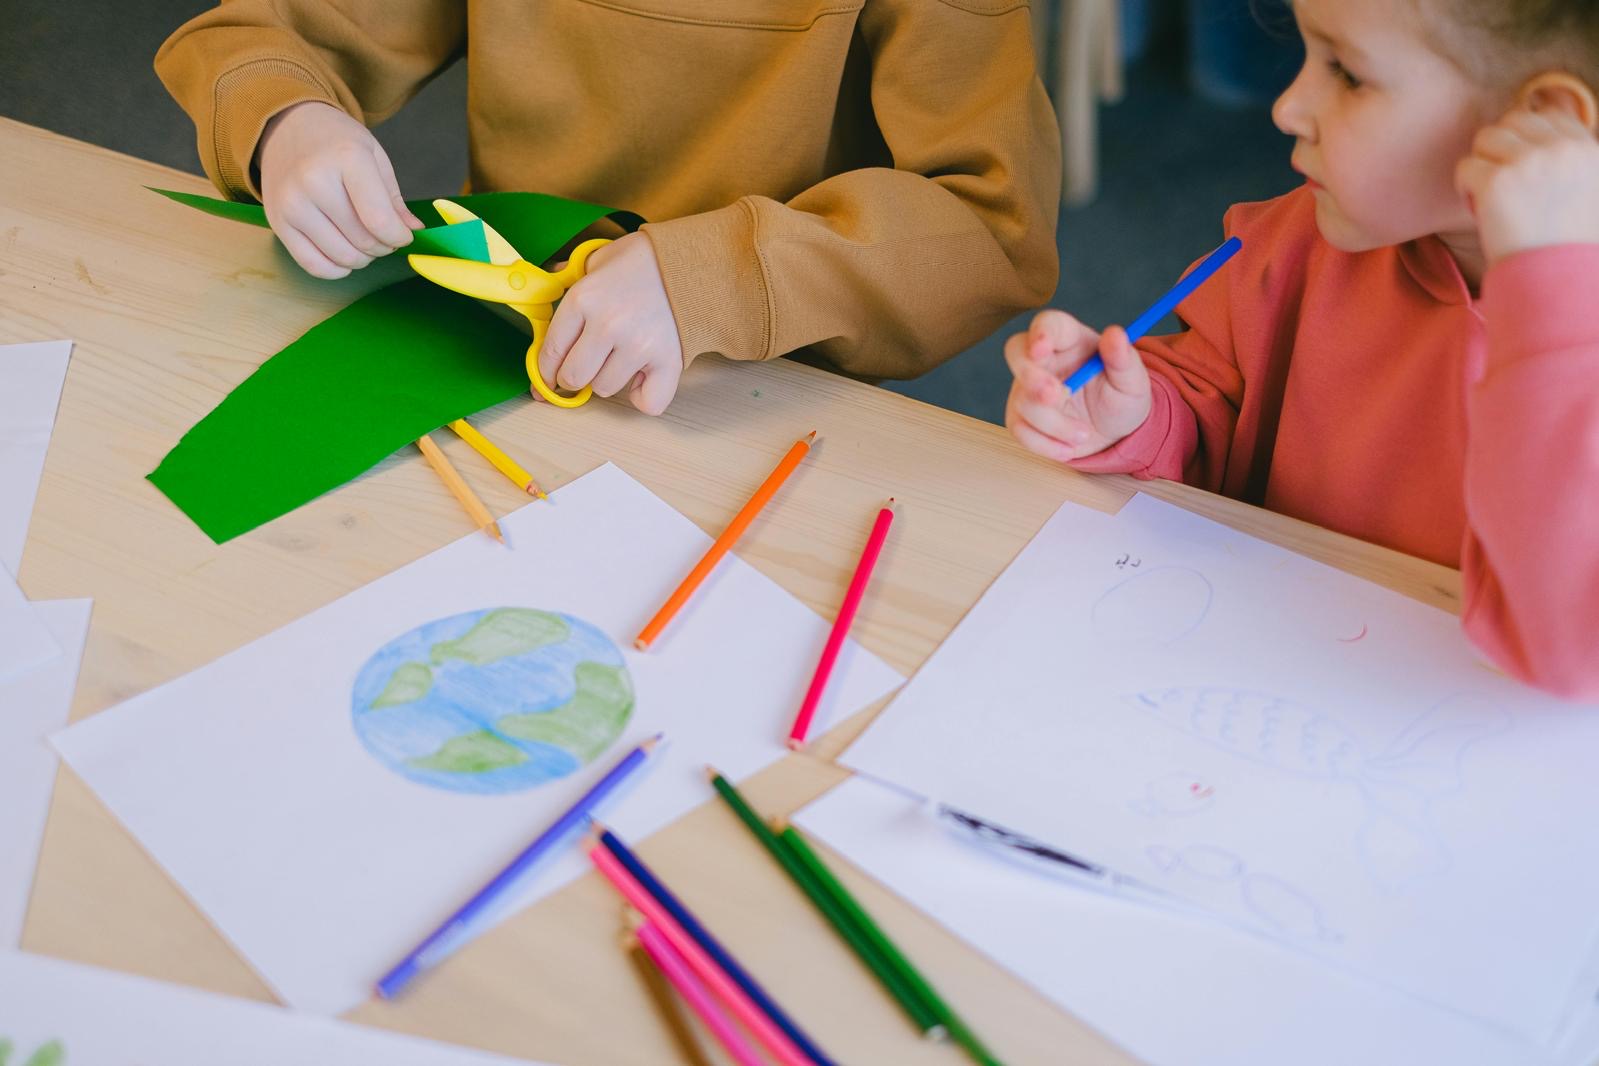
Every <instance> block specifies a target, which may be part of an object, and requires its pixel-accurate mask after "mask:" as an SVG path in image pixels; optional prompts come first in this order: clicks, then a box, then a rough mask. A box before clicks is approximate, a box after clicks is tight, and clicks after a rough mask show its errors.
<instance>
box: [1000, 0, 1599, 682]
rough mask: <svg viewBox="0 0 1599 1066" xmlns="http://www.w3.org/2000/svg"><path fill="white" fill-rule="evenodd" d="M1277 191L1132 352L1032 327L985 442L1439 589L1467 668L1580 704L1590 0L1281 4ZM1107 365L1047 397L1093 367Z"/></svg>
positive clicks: (1584, 647)
mask: <svg viewBox="0 0 1599 1066" xmlns="http://www.w3.org/2000/svg"><path fill="white" fill-rule="evenodd" d="M1294 12H1295V17H1296V18H1297V20H1298V23H1299V28H1300V32H1301V34H1302V36H1303V37H1304V40H1305V46H1306V59H1305V65H1304V68H1303V69H1302V70H1301V71H1300V73H1299V75H1298V77H1297V79H1296V80H1295V81H1294V83H1293V84H1292V85H1291V86H1290V87H1289V88H1288V90H1287V91H1286V92H1285V93H1284V94H1283V95H1282V97H1281V98H1280V99H1279V100H1278V101H1277V104H1276V106H1275V108H1274V110H1273V118H1274V120H1275V121H1276V123H1277V125H1278V126H1279V127H1280V128H1281V129H1282V130H1283V132H1285V133H1287V134H1289V135H1290V136H1292V137H1293V138H1294V140H1295V145H1294V151H1293V165H1294V167H1295V169H1296V170H1298V171H1299V172H1300V173H1302V174H1304V176H1305V185H1304V187H1303V188H1300V189H1298V190H1296V191H1295V192H1292V193H1290V194H1288V195H1287V196H1283V197H1280V198H1278V199H1276V200H1272V201H1269V202H1266V203H1261V204H1245V205H1240V206H1238V207H1235V208H1233V209H1232V210H1231V211H1230V212H1228V215H1227V219H1226V229H1227V230H1228V232H1229V233H1231V234H1236V235H1238V236H1240V237H1241V238H1242V239H1243V242H1244V248H1243V251H1242V253H1241V254H1240V255H1239V256H1238V257H1237V258H1236V259H1235V260H1234V261H1233V262H1232V263H1231V264H1230V265H1229V266H1228V267H1227V268H1226V269H1225V270H1224V271H1222V272H1221V273H1220V274H1219V275H1218V276H1217V277H1216V278H1215V279H1214V280H1212V281H1210V282H1208V283H1207V285H1206V286H1205V287H1204V288H1202V289H1200V290H1199V292H1198V293H1196V294H1195V295H1194V296H1192V297H1190V298H1189V299H1188V300H1187V301H1186V302H1185V304H1184V305H1183V307H1182V311H1181V314H1182V318H1183V321H1184V324H1185V325H1186V326H1187V329H1186V330H1185V331H1184V332H1182V333H1178V334H1175V335H1173V336H1169V337H1161V338H1155V339H1151V340H1148V341H1146V342H1142V343H1140V344H1139V346H1138V348H1137V349H1136V350H1135V349H1134V348H1133V347H1131V346H1130V345H1129V344H1128V343H1127V337H1126V334H1125V332H1123V331H1122V330H1120V329H1118V328H1114V327H1113V328H1111V329H1108V330H1106V331H1105V333H1104V334H1103V335H1100V334H1096V333H1095V332H1093V331H1092V330H1090V329H1088V328H1087V327H1085V326H1083V325H1082V324H1081V323H1079V322H1077V321H1076V320H1075V319H1073V318H1071V317H1070V316H1068V315H1066V314H1064V313H1062V312H1060V311H1045V312H1043V313H1042V314H1040V315H1039V316H1038V317H1037V318H1036V319H1035V320H1034V322H1033V324H1032V326H1031V328H1030V329H1029V330H1028V332H1027V333H1025V334H1018V335H1016V336H1014V337H1012V338H1011V339H1010V340H1009V342H1008V343H1007V345H1006V349H1005V354H1006V359H1007V361H1008V363H1009V365H1010V368H1011V371H1012V373H1013V374H1014V375H1015V382H1014V384H1013V387H1012V390H1011V395H1010V401H1009V405H1008V408H1007V424H1008V425H1009V426H1010V428H1011V430H1012V432H1014V433H1015V435H1016V436H1017V437H1018V438H1019V439H1020V440H1021V441H1022V443H1023V444H1025V445H1026V446H1027V447H1028V448H1030V449H1032V450H1033V451H1035V452H1037V453H1039V454H1040V455H1044V456H1047V457H1049V458H1052V459H1056V460H1059V461H1061V462H1064V463H1067V464H1069V465H1071V466H1072V467H1074V468H1076V469H1078V470H1085V471H1094V472H1125V473H1131V474H1133V475H1135V476H1138V477H1145V478H1154V477H1164V478H1172V479H1178V478H1180V479H1182V480H1184V481H1187V482H1189V483H1190V484H1194V485H1199V486H1202V487H1205V488H1208V489H1210V490H1212V491H1219V492H1222V493H1225V494H1227V495H1229V496H1234V497H1237V498H1240V499H1243V500H1247V501H1249V502H1251V503H1255V504H1259V505H1262V506H1265V507H1268V508H1270V509H1272V510H1274V511H1280V512H1282V513H1285V514H1289V515H1293V516H1295V517H1297V518H1302V519H1305V520H1307V521H1311V522H1315V523H1317V524H1319V525H1322V526H1326V527H1328V528H1331V529H1335V530H1338V531H1340V532H1344V533H1348V534H1351V535H1353V536H1357V537H1361V538H1364V539H1366V540H1370V541H1375V542H1377V543H1379V544H1383V545H1387V546H1389V547H1392V548H1397V549H1399V550H1401V551H1404V552H1408V553H1410V554H1412V555H1418V556H1422V557H1424V558H1427V559H1431V560H1434V561H1436V562H1440V563H1444V564H1447V565H1449V566H1458V567H1459V568H1460V569H1461V570H1462V571H1463V577H1464V590H1465V604H1464V610H1463V623H1464V627H1465V631H1466V633H1467V634H1468V636H1469V637H1470V638H1471V640H1472V641H1474V642H1475V643H1476V645H1477V646H1478V647H1479V648H1481V649H1482V650H1483V651H1484V652H1485V653H1486V654H1487V655H1488V656H1489V657H1490V658H1491V659H1492V660H1493V661H1494V662H1495V663H1497V664H1498V665H1499V666H1500V667H1502V668H1503V669H1504V670H1506V671H1508V672H1510V673H1512V674H1514V675H1515V676H1517V677H1519V678H1522V679H1524V680H1526V681H1529V682H1531V683H1532V684H1535V685H1537V686H1539V687H1541V688H1545V689H1547V690H1549V691H1552V692H1555V693H1558V694H1562V695H1565V696H1570V697H1584V698H1590V699H1591V698H1595V697H1599V140H1596V138H1595V129H1596V128H1599V103H1596V100H1595V94H1594V92H1593V90H1592V88H1591V87H1590V86H1591V85H1593V84H1596V83H1599V7H1596V6H1595V5H1594V4H1592V3H1585V2H1578V0H1296V2H1295V4H1294ZM1096 349H1097V350H1098V351H1099V352H1100V353H1101V354H1102V356H1103V358H1104V361H1105V367H1106V370H1105V373H1104V374H1102V375H1100V376H1099V377H1098V378H1097V379H1095V380H1094V381H1092V382H1091V383H1089V384H1088V385H1087V386H1086V387H1085V388H1084V389H1082V390H1080V391H1079V392H1077V393H1076V394H1073V395H1070V396H1068V395H1067V394H1066V392H1065V390H1064V389H1063V387H1062V385H1061V379H1062V377H1063V376H1064V375H1066V374H1067V373H1069V372H1070V371H1071V370H1073V369H1074V368H1075V367H1077V366H1078V365H1079V364H1081V363H1082V362H1083V361H1084V360H1085V359H1087V358H1088V357H1089V356H1090V355H1091V354H1092V353H1093V352H1094V351H1095V350H1096Z"/></svg>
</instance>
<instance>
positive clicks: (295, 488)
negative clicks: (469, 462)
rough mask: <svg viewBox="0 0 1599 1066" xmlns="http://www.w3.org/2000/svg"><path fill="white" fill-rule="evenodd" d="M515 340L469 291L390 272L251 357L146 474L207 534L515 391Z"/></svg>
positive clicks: (297, 499) (240, 524)
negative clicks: (246, 372)
mask: <svg viewBox="0 0 1599 1066" xmlns="http://www.w3.org/2000/svg"><path fill="white" fill-rule="evenodd" d="M526 350H527V336H526V335H525V334H523V333H522V332H520V331H519V330H517V328H516V327H515V326H513V325H511V324H510V323H508V322H506V321H504V320H503V319H501V318H500V317H499V316H497V315H496V314H494V312H492V311H489V310H487V309H486V308H484V307H481V306H479V305H478V304H477V303H476V302H475V301H473V300H469V299H466V298H465V297H462V296H459V295H457V294H455V293H452V292H449V291H448V290H446V289H441V288H439V287H438V286H437V285H434V284H433V283H432V282H429V281H425V280H423V279H421V278H413V279H410V280H408V281H402V282H399V283H398V284H395V285H390V286H388V287H387V288H384V289H379V290H378V291H377V292H374V293H370V294H368V295H366V296H363V297H362V298H361V299H359V300H357V301H356V302H355V303H353V304H351V305H350V306H349V307H346V308H345V309H344V310H342V311H340V312H339V313H338V314H336V315H333V316H332V317H331V318H329V319H327V320H326V321H324V322H322V323H321V324H319V325H317V326H313V327H312V328H311V329H310V330H309V331H308V332H307V333H305V335H304V336H302V337H301V338H300V339H299V340H297V341H295V342H294V343H293V344H291V345H289V346H288V347H287V348H285V349H283V351H281V352H279V353H278V354H277V355H275V356H273V357H272V358H270V359H268V360H267V361H266V362H265V363H263V364H262V365H261V367H260V368H259V369H258V370H256V372H255V373H254V374H252V375H251V376H250V377H249V378H248V379H246V380H245V381H244V382H243V384H241V385H240V386H239V387H238V388H236V389H234V390H233V392H232V393H230V394H229V395H228V397H227V398H226V399H225V400H223V401H222V403H220V404H219V405H217V407H216V409H215V410H213V411H212V412H211V413H210V414H208V415H206V417H205V418H204V419H202V420H201V421H200V422H199V424H198V425H196V426H195V427H194V428H193V429H191V430H189V432H188V433H186V434H185V435H184V437H183V439H182V440H181V441H179V442H178V445H177V447H175V448H173V449H172V451H171V452H169V453H168V454H167V457H166V458H165V459H163V460H162V461H161V465H160V466H158V467H157V468H156V469H155V470H154V471H153V472H152V473H151V474H150V480H151V481H152V482H153V483H154V484H155V486H156V488H158V489H160V490H161V491H162V492H163V493H165V494H166V496H167V498H168V499H170V500H171V501H172V502H173V503H175V504H177V505H178V507H179V508H180V509H181V510H182V511H183V512H184V513H185V514H187V515H188V516H189V517H190V518H191V519H193V520H194V523H195V524H196V525H198V526H199V527H200V528H201V529H202V530H204V531H205V533H206V535H207V536H209V537H210V538H211V539H212V540H214V541H216V542H217V543H218V544H221V543H222V542H223V541H226V540H230V539H232V538H233V537H236V536H238V535H239V534H241V533H246V532H248V531H250V530H252V529H254V528H255V527H256V526H259V525H261V524H262V523H264V522H268V521H271V520H272V519H274V518H277V517H278V516H279V515H283V514H287V513H288V512H289V511H292V510H294V509H295V508H296V507H299V506H300V505H301V504H304V503H307V502H309V501H311V500H313V499H315V498H316V497H318V496H320V495H322V494H323V493H324V492H327V491H329V490H331V489H334V488H337V487H338V486H340V485H342V484H344V482H346V481H348V480H350V479H351V478H353V477H356V476H358V475H360V474H361V473H363V472H365V471H366V470H368V469H370V468H371V467H372V466H373V465H375V464H376V463H377V462H378V461H379V460H381V459H383V458H384V457H385V456H387V455H389V454H390V453H392V452H394V451H395V450H396V449H397V448H399V447H401V446H402V445H404V444H407V443H409V442H411V441H414V440H416V439H417V438H418V437H420V436H422V434H424V433H428V432H430V431H432V430H435V429H437V428H438V427H439V426H442V425H444V424H445V423H447V422H451V421H453V420H455V419H457V418H462V417H465V416H466V415H470V414H474V413H476V412H478V411H481V410H483V409H484V408H485V407H490V406H493V405H494V404H497V403H500V402H502V401H504V400H508V399H510V398H511V397H512V396H517V395H520V394H521V393H524V392H526V391H527V387H528V386H527V371H526V369H525V367H524V363H523V355H524V353H525V352H526Z"/></svg>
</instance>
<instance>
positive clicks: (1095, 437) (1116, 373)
mask: <svg viewBox="0 0 1599 1066" xmlns="http://www.w3.org/2000/svg"><path fill="white" fill-rule="evenodd" d="M1096 350H1097V351H1098V352H1099V354H1100V358H1102V359H1103V360H1104V361H1105V372H1104V373H1102V374H1099V375H1098V376H1096V377H1095V378H1094V379H1093V380H1092V381H1090V382H1089V383H1088V384H1087V385H1084V386H1083V387H1082V388H1081V389H1079V390H1078V391H1077V392H1076V393H1073V394H1071V395H1067V392H1066V386H1065V385H1064V384H1062V382H1063V380H1064V379H1065V378H1066V376H1067V375H1068V374H1070V373H1071V372H1072V371H1073V370H1076V369H1077V368H1078V367H1079V366H1081V365H1082V364H1083V363H1085V362H1087V361H1088V359H1089V358H1090V357H1091V356H1092V355H1093V354H1094V352H1095V351H1096ZM1005 362H1006V363H1007V364H1008V365H1009V366H1010V372H1011V374H1012V375H1014V376H1015V378H1016V380H1015V381H1014V382H1013V383H1012V384H1011V390H1010V400H1009V401H1008V402H1007V403H1006V404H1005V425H1007V426H1009V427H1010V431H1011V432H1012V433H1013V434H1015V435H1016V439H1017V440H1019V441H1021V442H1022V443H1023V444H1025V445H1026V446H1027V448H1028V449H1029V450H1030V451H1034V452H1037V453H1038V454H1039V455H1042V456H1044V457H1045V458H1048V459H1055V460H1057V461H1059V462H1066V461H1068V460H1071V459H1081V458H1082V457H1083V456H1085V455H1093V454H1094V453H1095V452H1098V451H1103V450H1104V449H1106V448H1109V447H1110V446H1111V445H1112V444H1115V443H1116V442H1117V441H1119V440H1121V439H1122V438H1123V437H1125V436H1127V435H1128V434H1129V433H1131V432H1132V431H1133V430H1135V429H1137V428H1138V427H1139V426H1141V425H1143V424H1144V419H1146V418H1148V417H1149V409H1150V403H1151V401H1150V385H1149V371H1147V370H1146V369H1144V361H1143V360H1142V359H1140V358H1139V357H1138V352H1137V350H1136V349H1135V348H1134V347H1133V346H1132V345H1131V344H1130V343H1129V342H1128V340H1127V332H1126V331H1125V330H1123V329H1122V328H1121V327H1120V326H1112V327H1110V328H1109V329H1107V330H1106V331H1105V332H1104V333H1103V334H1098V333H1095V332H1094V331H1093V330H1091V329H1089V328H1088V327H1087V326H1085V325H1083V324H1082V323H1081V322H1079V321H1077V319H1075V318H1073V317H1072V316H1071V315H1068V314H1066V313H1065V312H1064V311H1054V310H1050V311H1040V312H1039V313H1038V315H1037V316H1035V317H1034V318H1033V323H1032V326H1031V327H1029V329H1028V330H1027V332H1026V333H1018V334H1016V335H1015V336H1013V337H1011V338H1010V340H1008V341H1006V342H1005Z"/></svg>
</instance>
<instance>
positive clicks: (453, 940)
mask: <svg viewBox="0 0 1599 1066" xmlns="http://www.w3.org/2000/svg"><path fill="white" fill-rule="evenodd" d="M661 736H662V734H659V733H657V734H656V735H655V736H653V737H650V738H649V739H648V740H646V741H644V742H643V743H642V744H640V745H639V746H638V747H636V748H634V749H633V750H632V751H630V752H628V753H627V755H626V756H624V757H623V759H622V760H621V761H620V762H618V763H617V764H616V765H615V766H613V767H611V769H610V772H609V773H607V774H606V775H605V776H604V777H602V778H600V779H599V780H598V781H597V782H595V784H594V787H593V788H591V789H589V790H588V791H587V792H585V793H583V796H582V798H581V799H579V800H578V801H577V802H576V803H574V804H572V806H571V807H569V808H568V809H567V811H566V813H565V814H563V815H561V816H560V817H559V818H557V819H556V820H555V822H554V824H552V825H551V826H550V827H549V828H548V829H546V830H545V831H544V832H542V833H540V834H539V836H538V839H537V840H535V841H533V843H531V844H529V845H528V846H527V847H526V848H524V849H523V850H522V853H521V854H520V855H518V856H517V857H516V858H514V859H512V860H511V863H510V865H509V866H507V867H506V868H505V869H503V870H501V871H500V872H499V873H498V874H496V875H495V876H494V880H492V881H490V882H489V883H488V884H487V885H485V886H483V889H482V891H480V892H479V893H478V894H477V895H475V896H473V897H472V898H471V899H469V900H467V901H466V903H464V904H463V905H462V906H461V908H460V910H457V911H456V912H455V913H454V914H452V915H450V916H449V917H448V918H446V919H445V920H444V924H443V925H441V926H439V927H438V928H437V929H435V930H433V932H431V933H429V934H428V936H427V939H426V940H424V941H422V943H420V944H418V945H417V946H416V947H415V948H414V949H413V950H412V951H411V953H410V954H409V955H407V956H406V957H405V958H403V959H401V960H400V961H399V963H398V964H397V965H396V966H395V967H394V969H392V970H390V971H389V972H388V973H386V974H384V975H383V978H382V979H381V980H380V981H378V983H377V986H376V988H377V994H378V995H380V996H382V997H383V998H384V999H393V998H394V997H395V996H397V995H399V994H400V992H401V991H402V990H403V989H404V988H405V986H406V985H408V984H410V983H411V981H412V979H413V978H415V977H416V976H417V975H418V974H420V973H423V972H424V971H426V970H429V969H432V968H433V967H434V966H436V965H438V964H439V963H440V962H443V961H444V960H445V959H447V958H449V957H450V956H451V955H453V954H454V953H455V951H456V949H458V948H460V947H461V946H462V945H463V944H465V943H466V942H467V941H468V940H470V939H472V937H473V935H474V934H475V933H476V930H475V929H474V925H475V924H476V923H477V920H478V919H479V918H480V917H481V916H482V915H483V913H484V912H485V911H486V910H488V909H489V908H490V907H491V906H492V905H493V904H494V903H496V902H497V901H498V900H499V899H500V898H501V897H502V896H504V895H505V893H506V892H507V891H508V890H509V889H510V888H511V887H512V886H513V885H516V884H517V882H518V881H519V880H520V879H521V877H522V875H523V874H525V873H526V872H527V871H528V869H529V868H530V867H531V866H532V865H533V864H534V863H536V862H538V861H539V860H540V859H542V858H543V857H544V856H546V855H548V854H549V853H550V852H552V851H554V850H555V849H556V848H557V847H559V846H560V845H561V844H562V843H564V842H566V840H567V839H568V838H569V837H571V836H572V835H573V831H574V830H576V829H580V828H582V826H583V825H584V823H586V822H587V821H588V820H589V817H590V816H591V815H592V814H593V812H594V809H595V808H596V807H598V806H599V805H600V804H601V803H603V802H604V801H605V799H606V797H607V796H609V795H610V794H611V793H612V792H614V791H616V788H617V786H619V785H620V784H622V782H623V781H625V780H626V779H627V778H628V777H630V776H631V775H632V774H633V772H634V771H636V770H637V769H638V768H639V767H640V766H643V765H644V760H646V759H647V758H649V754H650V752H651V751H652V750H653V749H654V748H655V745H656V744H658V743H660V740H661Z"/></svg>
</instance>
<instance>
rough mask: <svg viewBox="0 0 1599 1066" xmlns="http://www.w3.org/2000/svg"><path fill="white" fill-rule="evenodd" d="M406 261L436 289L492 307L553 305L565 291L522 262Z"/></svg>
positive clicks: (424, 258)
mask: <svg viewBox="0 0 1599 1066" xmlns="http://www.w3.org/2000/svg"><path fill="white" fill-rule="evenodd" d="M406 260H407V261H408V262H409V263H410V264H411V269H412V270H414V271H416V272H417V273H418V274H421V275H422V276H423V277H424V278H427V279H428V280H429V281H431V282H433V283H434V284H435V285H442V286H444V287H445V288H446V289H449V290H450V291H452V292H458V293H461V294H462V295H463V296H471V297H474V298H476V299H479V300H487V301H489V302H490V303H497V304H513V305H515V304H539V303H554V302H555V301H556V300H559V299H560V298H561V294H562V293H563V292H564V291H565V290H563V289H562V288H561V286H560V284H559V283H558V282H556V281H554V280H553V279H552V278H551V277H550V276H549V275H548V274H546V273H544V272H543V271H542V270H539V269H538V267H535V266H533V265H532V264H531V263H524V262H522V261H521V260H517V261H516V262H515V263H512V264H511V265H509V266H496V265H495V264H493V263H479V262H476V261H474V260H471V259H452V258H450V257H449V256H444V255H409V256H406Z"/></svg>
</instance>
